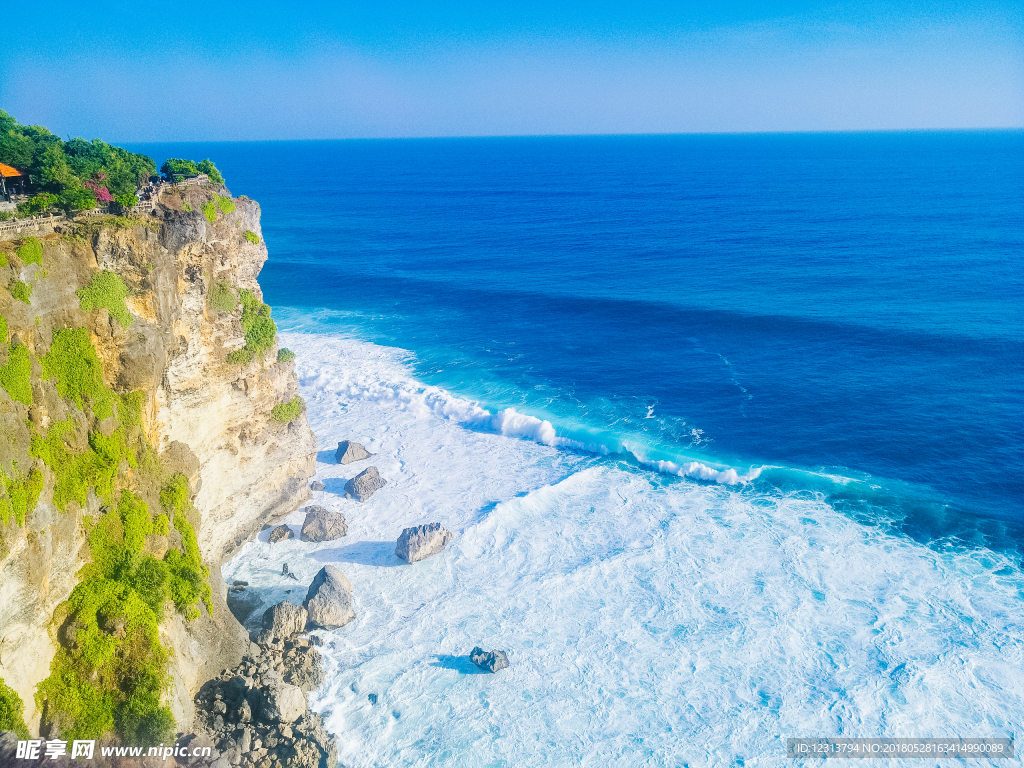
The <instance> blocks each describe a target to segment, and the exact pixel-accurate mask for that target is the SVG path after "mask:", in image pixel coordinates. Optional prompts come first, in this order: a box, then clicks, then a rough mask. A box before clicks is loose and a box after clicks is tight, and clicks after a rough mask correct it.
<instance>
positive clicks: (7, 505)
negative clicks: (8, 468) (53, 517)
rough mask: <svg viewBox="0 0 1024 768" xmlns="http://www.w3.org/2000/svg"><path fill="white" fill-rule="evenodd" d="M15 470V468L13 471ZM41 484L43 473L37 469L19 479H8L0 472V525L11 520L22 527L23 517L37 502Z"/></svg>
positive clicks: (41, 490)
mask: <svg viewBox="0 0 1024 768" xmlns="http://www.w3.org/2000/svg"><path fill="white" fill-rule="evenodd" d="M17 469H18V468H17V466H15V467H14V471H15V472H17ZM43 482H44V478H43V473H42V472H40V471H39V469H38V468H37V467H33V468H32V469H31V470H30V471H29V473H28V474H27V475H25V476H24V477H22V478H20V479H18V478H13V477H8V476H7V474H6V473H5V472H3V471H2V470H0V492H2V494H0V523H2V524H3V525H7V524H8V523H9V522H10V521H11V519H12V518H13V519H14V521H15V522H17V524H18V526H19V527H20V526H23V525H24V524H25V517H26V516H27V515H28V513H29V512H31V511H32V510H33V509H35V508H36V504H37V503H38V502H39V495H40V494H41V493H42V492H43Z"/></svg>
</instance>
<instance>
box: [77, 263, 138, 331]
mask: <svg viewBox="0 0 1024 768" xmlns="http://www.w3.org/2000/svg"><path fill="white" fill-rule="evenodd" d="M129 293H130V292H129V290H128V286H126V285H125V284H124V280H122V279H121V277H120V275H118V274H116V273H114V272H110V271H109V270H106V269H105V270H103V271H102V272H98V273H96V274H95V275H93V278H92V282H91V283H89V285H87V286H86V287H85V288H81V289H79V290H77V291H75V295H76V296H78V298H79V300H80V301H79V305H78V307H79V309H81V310H82V311H83V312H91V311H92V310H94V309H106V310H107V311H108V312H110V315H111V317H114V318H116V319H117V322H119V323H120V324H121V327H122V328H127V327H128V326H129V325H131V323H132V316H131V315H130V314H128V305H127V304H125V301H124V300H125V297H126V296H128V294H129Z"/></svg>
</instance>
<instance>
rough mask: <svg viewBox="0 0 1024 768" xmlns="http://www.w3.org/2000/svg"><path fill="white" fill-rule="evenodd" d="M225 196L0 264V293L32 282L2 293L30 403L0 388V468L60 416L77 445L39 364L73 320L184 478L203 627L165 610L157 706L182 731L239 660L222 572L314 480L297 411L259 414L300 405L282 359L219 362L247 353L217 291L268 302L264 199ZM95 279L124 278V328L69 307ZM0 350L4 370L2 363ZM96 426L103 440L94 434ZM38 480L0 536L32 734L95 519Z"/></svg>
mask: <svg viewBox="0 0 1024 768" xmlns="http://www.w3.org/2000/svg"><path fill="white" fill-rule="evenodd" d="M218 193H219V194H220V195H223V196H222V197H220V198H219V199H220V200H221V202H222V206H221V209H220V210H219V211H216V213H215V217H214V221H209V220H208V215H204V213H203V211H202V206H203V205H206V206H207V211H206V213H207V214H209V213H210V208H209V206H210V205H211V204H213V203H212V202H211V201H213V202H216V200H217V199H218V198H217V194H218ZM229 199H230V198H229V197H228V196H227V194H226V190H224V189H222V188H221V189H216V188H213V187H211V186H205V187H204V186H199V187H193V188H190V189H188V190H185V191H183V192H168V193H165V194H164V195H162V196H161V198H160V200H159V204H158V205H157V208H156V210H155V212H154V215H153V216H151V217H146V219H145V220H144V221H140V223H138V224H135V223H131V222H126V221H123V220H122V221H120V222H117V221H114V220H95V221H91V222H89V223H86V224H79V225H76V226H75V227H73V228H72V227H69V228H68V230H67V231H66V232H64V233H63V234H57V235H52V236H49V237H48V238H46V239H44V241H43V256H42V263H41V264H24V263H22V262H21V261H20V260H19V259H17V258H9V259H7V260H8V261H9V262H10V263H9V265H8V266H5V267H0V272H2V273H3V274H2V275H0V277H2V283H3V284H4V285H5V286H10V285H13V284H14V283H13V282H12V281H20V282H23V283H25V284H27V285H31V286H32V292H31V297H30V302H29V303H25V302H23V301H19V300H17V298H15V297H14V296H12V292H11V291H10V290H2V289H0V314H2V315H3V317H4V318H5V319H6V321H7V325H8V327H9V336H10V337H11V340H12V342H15V343H18V344H21V345H24V346H25V347H27V348H28V350H29V352H30V353H31V360H32V376H31V382H32V390H33V392H32V398H31V399H32V405H31V406H28V405H27V404H25V403H23V402H18V401H17V400H16V399H15V398H12V397H11V396H10V395H9V394H8V392H7V391H6V390H5V389H2V388H0V471H4V472H6V473H7V475H8V476H13V475H15V474H17V472H18V471H24V470H25V468H26V467H29V466H32V465H33V461H34V460H33V458H31V456H30V455H29V443H30V435H31V432H32V430H33V429H35V430H36V431H43V430H46V429H47V428H48V426H49V425H51V424H52V423H53V422H54V421H56V420H63V419H67V418H71V419H72V421H73V423H74V424H75V430H74V432H73V433H71V434H69V435H68V437H67V439H66V440H67V441H70V443H71V444H74V443H75V442H76V441H77V442H78V443H79V444H81V443H83V442H84V441H86V440H87V433H88V429H89V428H90V427H88V425H86V424H85V423H84V417H83V416H82V415H81V413H79V412H77V411H76V409H75V408H74V407H73V405H69V404H68V403H67V402H66V399H62V398H61V396H60V395H59V393H58V391H57V387H56V385H55V383H54V381H53V380H52V377H48V376H46V375H45V374H44V372H43V371H42V369H41V365H40V360H41V358H43V356H44V355H45V354H46V352H47V349H48V348H49V346H50V345H51V344H52V343H53V342H52V340H53V334H54V332H55V331H56V330H58V329H62V328H81V327H84V328H87V329H88V331H89V336H90V339H91V341H92V344H93V346H94V347H95V349H96V351H97V353H98V355H99V357H100V360H101V361H102V364H103V377H104V380H105V383H106V385H107V386H109V387H110V388H112V389H113V390H114V391H115V392H119V393H126V392H130V391H139V390H141V392H142V393H143V403H144V405H143V419H142V421H143V428H144V431H145V434H146V437H147V438H148V441H149V444H150V445H151V446H152V447H153V449H154V450H155V452H156V454H157V455H158V456H159V461H160V464H161V466H162V468H163V471H164V472H181V473H184V474H185V475H186V476H187V477H188V479H189V482H190V485H191V489H192V491H193V492H194V500H193V504H194V506H195V513H194V514H195V517H196V518H197V519H196V520H194V521H193V525H194V527H195V530H196V534H197V537H198V543H199V547H200V550H201V553H202V556H203V558H204V560H205V561H206V562H207V564H208V565H209V567H210V570H211V579H210V580H211V584H212V586H213V592H214V611H213V616H212V617H211V616H210V615H209V614H208V613H207V612H206V610H205V609H204V610H203V611H202V615H201V616H200V617H199V618H198V619H196V620H194V621H191V622H189V621H185V620H184V619H183V618H182V617H181V616H179V615H178V614H176V613H174V612H173V610H172V611H171V612H170V613H169V615H168V617H167V619H166V620H165V621H164V623H163V624H162V625H161V628H160V631H161V637H162V640H163V642H164V644H165V645H166V646H167V647H169V648H170V649H172V652H173V660H172V667H171V672H172V675H173V677H174V685H173V690H172V691H171V693H170V696H169V698H170V704H171V708H172V711H173V712H174V714H175V716H176V718H177V720H178V726H179V728H181V729H186V728H188V727H189V725H190V723H191V717H192V703H191V702H192V696H193V694H194V693H195V691H196V689H197V688H198V686H199V685H200V684H201V683H202V682H203V681H204V680H205V679H207V678H208V677H209V676H210V675H211V674H215V673H216V672H219V671H220V669H222V668H224V667H227V666H232V665H233V664H234V663H236V662H237V660H238V658H239V657H240V656H241V654H242V652H243V651H244V650H245V646H246V644H247V638H246V635H245V633H244V631H243V630H242V628H241V627H240V625H238V623H237V622H236V621H235V620H234V618H233V617H232V616H231V614H230V612H229V611H228V609H227V607H226V604H225V601H224V594H225V593H224V588H223V585H222V584H221V583H220V577H219V564H220V563H221V562H222V561H223V560H224V559H225V558H226V557H227V556H228V555H230V554H231V552H233V551H234V550H235V549H236V548H237V547H239V546H240V545H241V544H243V543H244V542H245V541H246V540H248V539H249V538H251V537H252V536H253V535H254V534H255V533H257V532H258V531H259V530H260V528H261V527H262V526H263V525H264V524H266V523H268V522H272V521H273V520H274V519H276V518H279V517H280V516H282V515H284V514H286V513H288V512H290V511H292V510H293V509H295V508H296V507H297V506H298V505H299V504H301V503H302V502H303V501H304V500H305V499H306V497H307V496H308V482H307V481H308V478H309V477H311V476H312V475H313V473H314V471H315V470H314V466H315V456H316V441H315V438H314V436H313V434H312V432H311V430H310V429H309V426H308V424H307V422H306V418H305V414H304V413H303V414H301V415H300V416H298V417H297V418H295V419H293V420H291V421H290V422H289V423H280V422H278V421H276V420H275V419H273V418H272V416H271V412H272V409H273V408H274V406H275V405H278V404H281V403H284V402H287V401H288V400H290V399H291V398H292V397H293V396H294V395H295V394H297V391H296V390H297V382H296V378H295V375H294V373H293V370H292V364H291V362H284V363H278V362H277V347H276V343H275V344H274V345H273V346H272V347H271V348H270V349H269V350H267V351H266V352H265V353H263V354H260V355H256V356H255V358H254V359H253V360H252V361H251V362H248V363H245V364H230V363H228V362H227V358H228V354H229V353H230V352H232V351H234V350H238V349H241V348H242V347H243V346H244V345H245V343H246V340H245V333H244V330H243V327H242V322H241V317H242V309H241V307H236V308H235V309H234V310H231V309H225V308H224V306H223V304H221V305H220V308H219V309H218V308H215V307H214V306H213V304H212V303H211V295H210V293H211V290H213V289H214V287H215V286H218V284H219V285H221V286H227V287H229V288H230V290H231V291H232V292H233V295H238V293H239V292H240V291H242V290H243V289H244V290H247V291H250V292H251V293H252V294H253V296H255V298H256V299H258V300H262V293H261V291H260V287H259V285H258V283H257V281H256V278H257V275H258V274H259V272H260V269H261V268H262V266H263V263H264V262H265V261H266V259H267V250H266V247H265V245H264V244H263V240H262V235H261V231H260V224H259V217H260V209H259V206H258V204H257V203H256V202H255V201H252V200H249V199H248V198H244V197H243V198H234V199H231V202H227V201H228V200H229ZM232 209H233V210H232ZM225 211H227V212H225ZM247 233H248V236H247ZM0 250H6V252H7V254H8V255H12V254H13V250H14V249H13V247H12V246H10V244H7V245H6V248H5V245H4V244H2V243H0ZM0 263H2V262H0ZM103 270H107V271H109V272H112V273H115V274H116V275H118V276H119V277H120V278H121V280H122V281H123V282H124V284H125V285H126V286H127V288H128V289H129V291H130V295H129V296H128V297H127V298H126V305H127V308H128V310H129V312H130V314H131V322H130V324H128V326H127V327H124V326H122V324H121V323H120V322H119V321H117V320H116V319H115V318H113V317H111V313H110V312H109V311H108V310H107V309H103V308H100V309H91V310H89V311H85V310H83V309H82V308H81V307H80V300H79V297H78V296H77V295H76V291H77V290H79V289H81V288H82V287H83V286H86V285H88V284H89V283H90V281H91V280H93V279H94V277H95V276H96V275H97V274H99V273H101V272H102V271H103ZM0 341H4V340H0ZM2 346H3V351H2V352H0V366H2V365H4V364H5V363H6V362H7V360H6V359H5V355H7V354H8V352H7V345H6V344H4V345H2ZM26 417H27V419H26ZM92 429H100V430H101V431H102V429H103V425H102V424H100V425H99V426H98V427H97V426H95V425H94V426H93V427H92ZM36 465H37V466H41V464H40V463H39V462H36ZM19 467H20V468H21V469H20V470H19ZM42 470H43V474H44V478H45V480H44V487H43V491H42V494H41V496H40V498H39V501H38V503H37V504H36V506H35V508H34V510H33V511H31V512H30V513H29V514H28V516H27V518H26V520H25V523H24V525H18V524H17V522H16V521H10V522H8V524H7V525H5V526H3V527H2V529H0V678H3V679H4V681H5V682H6V683H7V685H9V686H11V687H12V688H13V689H14V690H15V691H17V692H18V694H19V695H20V696H21V698H22V700H23V701H24V703H25V710H26V711H25V715H26V721H27V722H28V724H29V727H30V728H31V729H33V730H35V729H37V728H38V726H39V722H40V715H41V713H40V712H39V711H37V709H36V706H35V702H34V695H35V689H36V686H37V684H38V683H39V682H40V681H41V680H42V679H44V678H45V677H46V676H47V675H48V674H49V666H50V662H51V659H52V658H53V656H54V653H55V649H56V643H57V642H58V632H57V629H56V628H55V627H54V626H52V618H53V615H54V611H55V609H56V608H57V606H58V605H59V604H61V603H62V602H63V601H65V600H66V599H67V598H68V596H69V595H70V593H71V590H72V589H73V588H74V587H75V585H76V584H77V583H78V577H77V574H78V572H79V570H80V569H81V568H82V566H83V565H85V564H86V563H87V562H88V561H89V560H90V558H91V553H90V547H89V543H88V540H87V538H86V533H85V531H86V528H85V522H86V521H85V520H83V518H84V517H86V516H87V517H88V519H92V518H94V517H96V516H98V515H102V514H103V513H104V512H105V511H106V510H105V508H104V505H103V503H102V502H101V500H100V499H98V498H97V497H96V495H95V493H93V492H92V491H90V492H89V495H88V500H87V503H86V504H85V506H84V507H80V506H79V505H78V504H76V503H74V502H72V503H71V504H69V505H68V507H67V509H65V510H58V509H57V508H56V506H55V505H54V503H53V491H54V476H53V473H52V472H51V471H50V469H49V468H46V467H43V468H42ZM122 470H123V471H122V475H124V476H125V477H128V476H130V475H131V474H132V472H133V470H131V469H129V468H128V467H127V466H126V465H125V466H123V468H122ZM138 492H139V493H140V494H141V496H142V497H143V498H145V499H146V500H147V501H148V502H150V504H151V506H154V507H156V505H158V504H159V499H158V494H159V491H158V489H155V488H150V489H146V488H141V489H138ZM176 544H177V545H180V537H179V535H178V532H177V531H175V530H173V529H172V530H171V531H170V532H169V534H168V535H166V536H150V537H148V539H147V543H146V546H147V550H148V551H150V552H152V553H154V554H155V555H156V556H158V557H159V556H162V552H163V551H164V550H166V549H167V547H168V546H175V545H176Z"/></svg>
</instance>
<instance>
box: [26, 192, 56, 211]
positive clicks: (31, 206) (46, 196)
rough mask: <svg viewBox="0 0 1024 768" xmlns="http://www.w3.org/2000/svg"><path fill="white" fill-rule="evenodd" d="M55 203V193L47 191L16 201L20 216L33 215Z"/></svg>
mask: <svg viewBox="0 0 1024 768" xmlns="http://www.w3.org/2000/svg"><path fill="white" fill-rule="evenodd" d="M56 204H57V196H56V195H53V194H50V193H49V192H40V193H39V194H38V195H34V196H32V197H30V198H29V199H28V200H26V201H25V202H24V203H18V213H19V214H20V215H21V216H35V215H36V214H38V213H43V212H44V211H45V210H47V209H48V208H50V207H51V206H54V205H56Z"/></svg>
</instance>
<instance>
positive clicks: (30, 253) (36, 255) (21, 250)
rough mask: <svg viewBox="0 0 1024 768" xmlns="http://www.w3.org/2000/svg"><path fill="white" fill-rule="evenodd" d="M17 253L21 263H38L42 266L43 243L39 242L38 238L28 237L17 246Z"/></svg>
mask: <svg viewBox="0 0 1024 768" xmlns="http://www.w3.org/2000/svg"><path fill="white" fill-rule="evenodd" d="M17 254H18V258H19V259H21V261H22V263H23V264H39V265H40V266H42V263H43V244H42V243H40V242H39V240H38V238H35V237H28V238H26V239H25V240H23V241H22V242H21V245H19V246H18V250H17Z"/></svg>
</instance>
